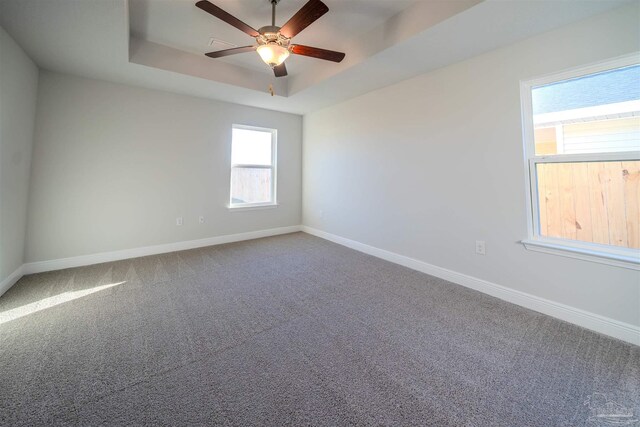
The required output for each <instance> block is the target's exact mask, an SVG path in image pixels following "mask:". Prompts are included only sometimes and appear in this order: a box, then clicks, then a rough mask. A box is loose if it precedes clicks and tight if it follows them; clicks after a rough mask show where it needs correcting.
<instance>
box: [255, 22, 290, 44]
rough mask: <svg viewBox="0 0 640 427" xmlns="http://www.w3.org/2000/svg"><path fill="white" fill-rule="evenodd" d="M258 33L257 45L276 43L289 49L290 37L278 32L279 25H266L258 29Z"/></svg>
mask: <svg viewBox="0 0 640 427" xmlns="http://www.w3.org/2000/svg"><path fill="white" fill-rule="evenodd" d="M258 32H259V33H260V35H259V36H258V37H256V41H257V42H258V45H260V46H262V45H265V44H277V45H278V46H282V47H284V48H285V49H289V45H290V43H291V39H290V38H288V37H285V36H283V35H282V34H280V27H278V26H276V25H266V26H264V27H262V28H260V29H259V30H258Z"/></svg>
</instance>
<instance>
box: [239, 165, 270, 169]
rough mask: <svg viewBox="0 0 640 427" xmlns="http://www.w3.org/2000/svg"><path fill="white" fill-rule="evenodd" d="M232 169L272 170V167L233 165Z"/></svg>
mask: <svg viewBox="0 0 640 427" xmlns="http://www.w3.org/2000/svg"><path fill="white" fill-rule="evenodd" d="M231 167H232V168H244V169H272V168H273V166H272V165H247V164H233V165H231Z"/></svg>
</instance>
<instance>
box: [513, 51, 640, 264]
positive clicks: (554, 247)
mask: <svg viewBox="0 0 640 427" xmlns="http://www.w3.org/2000/svg"><path fill="white" fill-rule="evenodd" d="M635 64H640V54H639V53H633V54H630V55H624V56H620V57H617V58H613V59H609V60H604V61H600V62H597V63H595V64H591V65H587V66H582V67H576V68H572V69H568V70H565V71H561V72H558V73H553V74H548V75H545V76H542V77H538V78H533V79H527V80H522V81H520V101H521V107H522V138H523V155H524V171H525V191H526V192H525V195H526V197H525V199H526V209H527V210H526V211H527V229H528V230H527V233H528V237H527V238H526V239H524V240H522V241H521V243H522V244H523V245H524V246H525V248H526V249H528V250H533V251H537V252H543V253H548V254H554V255H561V256H565V257H570V258H577V259H582V260H586V261H592V262H597V263H602V264H608V265H613V266H618V267H623V268H629V269H632V270H640V250H637V249H633V248H625V247H621V246H620V247H619V246H614V245H603V244H599V243H592V242H583V241H579V240H571V239H562V238H556V237H548V236H543V235H542V234H541V233H540V206H539V195H538V180H537V175H536V173H537V168H536V165H538V164H541V163H576V162H589V161H627V160H640V151H626V152H608V153H586V154H585V153H581V154H554V155H536V152H535V138H534V129H535V126H534V123H533V104H532V95H531V91H532V89H533V88H535V87H537V86H543V85H546V84H550V83H554V82H559V81H563V80H569V79H574V78H578V77H582V76H585V75H589V74H595V73H599V72H603V71H607V70H611V69H615V68H623V67H628V66H632V65H635Z"/></svg>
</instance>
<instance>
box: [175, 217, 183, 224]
mask: <svg viewBox="0 0 640 427" xmlns="http://www.w3.org/2000/svg"><path fill="white" fill-rule="evenodd" d="M176 225H182V217H181V216H179V217H178V218H176Z"/></svg>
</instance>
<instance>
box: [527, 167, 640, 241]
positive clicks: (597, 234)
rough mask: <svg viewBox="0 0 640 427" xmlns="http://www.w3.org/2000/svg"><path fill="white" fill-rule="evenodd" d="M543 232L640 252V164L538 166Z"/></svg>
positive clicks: (541, 231) (541, 226)
mask: <svg viewBox="0 0 640 427" xmlns="http://www.w3.org/2000/svg"><path fill="white" fill-rule="evenodd" d="M537 174H538V196H539V201H540V204H539V206H540V233H541V234H542V235H544V236H549V237H559V238H565V239H573V240H581V241H585V242H594V243H602V244H608V245H615V246H624V247H630V248H640V161H627V162H589V163H586V162H585V163H543V164H538V166H537Z"/></svg>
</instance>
